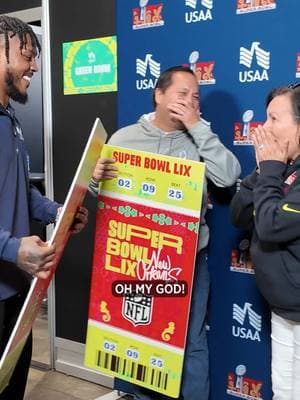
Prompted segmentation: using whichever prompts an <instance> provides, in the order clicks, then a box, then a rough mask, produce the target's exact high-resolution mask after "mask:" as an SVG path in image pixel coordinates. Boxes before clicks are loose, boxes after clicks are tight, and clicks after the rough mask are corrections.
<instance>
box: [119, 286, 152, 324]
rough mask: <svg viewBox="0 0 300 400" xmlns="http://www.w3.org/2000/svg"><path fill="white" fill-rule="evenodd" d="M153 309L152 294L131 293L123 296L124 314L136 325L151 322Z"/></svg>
mask: <svg viewBox="0 0 300 400" xmlns="http://www.w3.org/2000/svg"><path fill="white" fill-rule="evenodd" d="M152 309H153V297H152V296H146V295H142V294H137V293H130V294H127V295H125V296H124V297H123V306H122V315H123V317H124V318H125V319H127V321H130V322H131V323H132V324H133V325H134V326H137V325H148V324H150V322H151V319H152Z"/></svg>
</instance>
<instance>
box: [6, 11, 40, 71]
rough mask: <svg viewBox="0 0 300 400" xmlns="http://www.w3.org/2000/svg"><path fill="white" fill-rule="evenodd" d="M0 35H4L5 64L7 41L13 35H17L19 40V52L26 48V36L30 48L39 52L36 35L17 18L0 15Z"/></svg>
mask: <svg viewBox="0 0 300 400" xmlns="http://www.w3.org/2000/svg"><path fill="white" fill-rule="evenodd" d="M1 34H3V35H4V40H5V55H6V59H7V63H9V39H11V38H13V37H14V36H15V35H18V37H19V39H20V50H22V49H24V48H26V45H27V35H29V36H30V39H31V42H32V46H33V47H34V48H36V49H37V50H38V54H40V52H41V45H40V42H39V40H38V38H37V36H36V34H35V33H34V32H33V30H32V28H31V27H30V26H29V25H28V24H26V23H25V22H23V21H21V20H20V19H19V18H15V17H9V16H8V15H0V35H1Z"/></svg>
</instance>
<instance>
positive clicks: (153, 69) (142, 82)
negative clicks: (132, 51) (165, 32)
mask: <svg viewBox="0 0 300 400" xmlns="http://www.w3.org/2000/svg"><path fill="white" fill-rule="evenodd" d="M148 70H149V72H148ZM136 73H137V74H138V75H140V76H142V77H143V79H137V80H136V88H137V90H146V89H153V88H154V87H155V85H156V82H157V79H158V77H159V75H160V63H159V62H157V61H155V60H154V59H153V58H152V54H146V57H145V59H144V60H142V59H140V58H137V59H136ZM147 74H148V75H150V77H148V78H147Z"/></svg>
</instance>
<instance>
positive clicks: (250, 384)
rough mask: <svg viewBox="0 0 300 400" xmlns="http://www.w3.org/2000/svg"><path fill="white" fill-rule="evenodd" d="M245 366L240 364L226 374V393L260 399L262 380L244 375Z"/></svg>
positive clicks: (254, 399) (253, 399)
mask: <svg viewBox="0 0 300 400" xmlns="http://www.w3.org/2000/svg"><path fill="white" fill-rule="evenodd" d="M246 372H247V368H246V366H245V365H243V364H240V365H238V366H237V367H236V368H235V373H234V372H229V374H228V376H227V390H226V392H227V394H229V395H231V396H234V397H240V398H241V399H248V400H262V394H261V388H262V385H263V384H262V381H257V380H254V379H252V378H249V377H248V376H246Z"/></svg>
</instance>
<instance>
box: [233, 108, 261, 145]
mask: <svg viewBox="0 0 300 400" xmlns="http://www.w3.org/2000/svg"><path fill="white" fill-rule="evenodd" d="M253 117H254V111H253V110H246V111H245V112H244V113H243V115H242V121H243V122H235V123H234V137H233V144H234V145H235V146H243V145H253V141H252V139H251V134H252V133H254V131H255V128H257V127H258V125H263V122H258V121H252V120H253Z"/></svg>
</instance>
